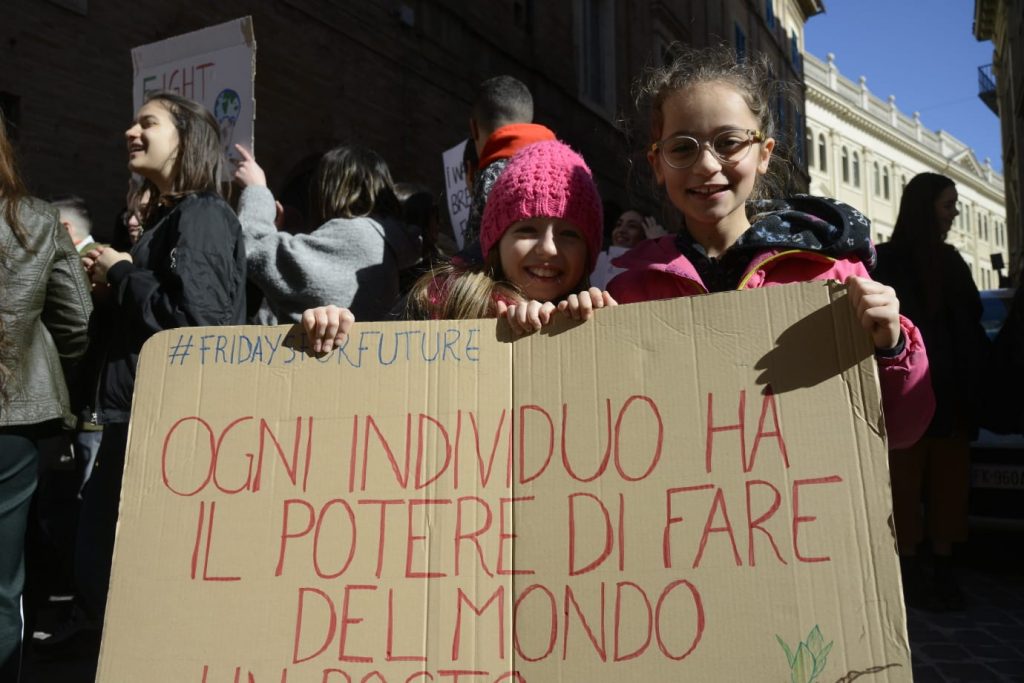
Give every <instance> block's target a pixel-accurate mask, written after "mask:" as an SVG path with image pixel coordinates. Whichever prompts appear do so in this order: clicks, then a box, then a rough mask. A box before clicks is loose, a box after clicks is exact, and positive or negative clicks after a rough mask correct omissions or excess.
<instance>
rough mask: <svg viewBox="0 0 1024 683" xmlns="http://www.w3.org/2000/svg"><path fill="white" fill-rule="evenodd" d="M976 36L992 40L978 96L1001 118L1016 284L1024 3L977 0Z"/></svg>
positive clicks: (1021, 227) (1022, 234)
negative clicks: (991, 47)
mask: <svg viewBox="0 0 1024 683" xmlns="http://www.w3.org/2000/svg"><path fill="white" fill-rule="evenodd" d="M974 36H975V37H976V38H977V39H978V40H991V41H992V44H993V46H994V50H993V55H992V64H986V65H981V66H980V68H979V69H978V77H979V78H978V80H979V88H978V90H979V93H978V94H979V96H980V97H981V99H982V100H983V101H984V102H985V103H986V104H988V105H989V107H991V108H992V110H993V111H995V112H996V114H998V115H999V125H1000V130H1001V132H1002V142H1003V173H1004V174H1005V176H1006V223H1007V225H1008V226H1009V228H1010V229H1009V235H1008V237H1009V240H1008V242H1009V247H1010V254H1011V258H1010V265H1011V268H1012V272H1013V282H1014V283H1015V284H1018V285H1019V284H1020V276H1021V270H1022V269H1024V160H1022V159H1024V157H1022V155H1024V3H1022V2H1019V0H975V3H974Z"/></svg>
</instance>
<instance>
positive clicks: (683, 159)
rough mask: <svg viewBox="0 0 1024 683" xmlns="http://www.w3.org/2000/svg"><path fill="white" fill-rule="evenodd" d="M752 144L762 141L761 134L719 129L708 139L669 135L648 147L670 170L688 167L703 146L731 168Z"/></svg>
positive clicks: (739, 160)
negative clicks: (659, 153) (719, 131)
mask: <svg viewBox="0 0 1024 683" xmlns="http://www.w3.org/2000/svg"><path fill="white" fill-rule="evenodd" d="M755 142H764V134H763V133H761V131H757V130H741V129H738V128H737V129H730V130H723V131H722V132H721V133H719V134H717V135H716V136H715V137H713V138H711V139H710V140H698V139H697V138H695V137H691V136H689V135H673V136H672V137H670V138H665V139H664V140H662V141H660V142H655V143H654V144H653V145H651V151H652V152H661V158H662V159H664V160H665V163H666V164H668V165H669V166H671V167H672V168H689V167H690V166H693V165H694V164H695V163H697V159H699V158H700V155H701V151H702V150H703V148H704V146H705V145H706V146H707V148H708V151H710V152H711V154H712V155H714V157H715V158H716V159H718V161H719V162H720V163H722V164H725V165H726V166H731V165H733V164H738V163H739V162H741V161H743V159H744V157H746V156H747V153H748V152H749V151H750V146H751V145H752V144H754V143H755Z"/></svg>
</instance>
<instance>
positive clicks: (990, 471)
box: [971, 464, 1024, 490]
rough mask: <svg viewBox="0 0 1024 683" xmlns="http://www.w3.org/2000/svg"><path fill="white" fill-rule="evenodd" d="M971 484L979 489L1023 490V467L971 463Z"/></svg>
mask: <svg viewBox="0 0 1024 683" xmlns="http://www.w3.org/2000/svg"><path fill="white" fill-rule="evenodd" d="M971 486H972V487H974V488H979V489H1017V490H1024V467H1014V466H1013V465H979V464H973V465H971Z"/></svg>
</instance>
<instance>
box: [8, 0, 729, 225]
mask: <svg viewBox="0 0 1024 683" xmlns="http://www.w3.org/2000/svg"><path fill="white" fill-rule="evenodd" d="M709 1H710V2H711V4H715V0H709ZM62 4H64V5H67V4H68V3H62ZM573 4H574V3H572V2H557V3H544V2H539V1H530V0H516V1H512V0H488V1H487V2H477V1H474V0H434V1H431V0H362V1H360V2H326V1H324V0H273V1H272V0H262V1H260V2H244V1H242V0H221V1H220V2H218V3H206V2H187V1H186V0H178V1H172V0H160V1H154V0H134V1H132V2H129V1H128V0H103V1H102V2H101V1H98V0H93V2H84V1H83V2H78V3H77V4H76V3H72V4H71V5H70V6H69V7H71V9H69V8H67V7H63V6H59V5H57V4H54V3H53V2H50V1H47V0H8V1H7V2H5V3H4V10H3V14H4V20H3V21H2V22H0V93H7V94H10V95H13V96H14V97H16V98H17V102H18V107H19V111H20V121H19V130H18V147H19V150H20V153H21V157H22V167H23V170H24V172H25V175H26V177H27V180H28V182H29V184H30V187H31V188H32V191H33V192H34V193H35V194H37V195H39V196H42V197H48V196H52V195H55V194H63V193H68V192H74V193H77V194H80V195H82V196H83V197H85V198H86V200H87V201H88V202H89V204H90V206H91V207H92V210H93V214H94V218H95V222H96V224H97V227H96V230H97V231H98V232H100V233H101V234H102V233H103V232H106V231H108V230H109V225H110V224H112V222H113V219H114V216H115V215H116V214H117V212H118V210H119V209H120V207H121V204H122V202H123V195H124V191H125V188H126V183H127V179H128V173H127V170H126V167H125V163H126V158H125V156H126V155H125V151H124V142H123V131H124V129H125V128H126V127H127V126H128V124H129V122H130V120H131V117H132V110H131V107H132V99H131V98H132V95H131V93H132V88H131V76H132V73H131V52H130V51H131V48H132V47H134V46H138V45H142V44H146V43H150V42H153V41H156V40H161V39H163V38H167V37H170V36H174V35H178V34H181V33H186V32H188V31H193V30H196V29H199V28H202V27H204V26H209V25H213V24H217V23H220V22H223V21H228V20H230V19H234V18H237V17H240V16H244V15H246V14H250V15H251V16H252V17H253V25H254V29H255V34H256V42H257V46H258V47H257V67H256V69H257V76H256V115H257V120H256V145H257V152H258V154H259V161H260V163H261V164H262V165H263V166H264V168H265V169H266V171H267V174H268V177H269V179H270V184H271V186H272V188H273V189H275V190H281V189H282V188H283V187H284V186H285V185H286V184H287V183H288V182H289V181H290V180H292V179H293V178H294V177H296V176H297V175H299V174H301V173H302V172H303V171H308V170H309V168H310V166H311V164H312V163H313V161H314V160H315V159H316V157H318V156H319V155H320V154H321V153H322V152H324V151H325V150H326V149H328V148H330V147H331V146H334V145H336V144H341V143H345V142H350V141H355V142H359V143H361V144H364V145H367V146H370V147H372V148H374V149H376V150H377V151H378V152H380V153H381V154H382V155H383V156H384V158H385V159H387V160H388V162H389V164H390V166H391V168H392V173H393V175H394V177H395V178H396V180H409V181H419V182H422V183H425V184H427V185H428V186H429V187H430V188H431V189H432V190H434V191H435V192H437V193H441V192H442V191H443V189H444V179H443V176H442V171H441V163H440V156H441V153H442V151H443V150H444V149H446V148H448V147H451V146H452V145H454V144H456V143H457V142H458V141H459V140H460V139H462V138H464V137H465V136H466V134H467V126H468V123H467V122H468V110H469V105H470V101H471V99H472V96H473V91H474V88H475V86H476V84H477V83H479V82H480V81H482V80H483V79H485V78H487V77H489V76H492V75H495V74H498V73H510V74H512V75H515V76H516V77H518V78H520V79H521V80H523V81H524V82H525V83H526V84H527V85H528V86H530V88H531V90H532V91H533V92H534V96H535V105H536V112H537V117H536V118H537V121H538V122H540V123H544V124H546V125H548V126H550V127H552V128H553V129H555V130H556V131H557V132H558V134H559V135H560V136H561V137H562V138H564V139H565V140H566V141H567V142H569V143H570V144H571V145H573V146H574V147H576V148H577V149H579V150H580V151H581V152H582V153H583V155H584V156H585V157H586V158H587V160H588V162H589V163H590V165H591V166H592V168H593V169H594V172H595V175H596V176H597V178H598V181H599V184H600V185H601V189H602V193H603V194H604V196H605V198H606V199H610V200H613V201H615V202H618V203H620V204H625V203H627V202H629V201H633V200H634V198H635V195H637V193H639V194H640V195H641V196H640V201H647V202H652V201H653V200H652V199H651V198H650V187H649V184H647V183H646V181H645V179H644V178H643V176H642V175H637V174H630V173H629V167H628V163H627V160H628V159H629V158H630V148H628V147H627V144H626V142H625V138H624V137H623V135H622V134H621V133H620V131H619V129H618V128H617V126H616V124H615V120H616V119H617V118H619V117H620V116H623V117H625V118H629V115H630V112H631V111H632V108H631V104H630V101H629V85H630V81H631V80H632V78H633V77H634V76H635V74H636V73H638V72H639V70H640V68H641V66H642V65H644V64H645V63H647V62H648V52H649V49H650V45H649V36H650V35H651V23H652V22H651V10H650V6H651V5H652V4H656V5H663V4H664V3H656V2H655V3H652V2H650V1H641V0H635V1H632V2H619V3H617V19H619V21H617V22H616V24H615V26H616V69H615V73H616V83H615V91H616V95H617V99H618V106H617V108H616V111H615V112H614V113H610V114H609V113H601V112H599V111H597V110H595V108H593V107H591V106H587V105H585V104H582V103H581V102H580V101H579V96H578V94H577V92H578V87H577V80H576V66H575V47H574V40H575V39H574V23H573ZM682 4H684V5H687V6H686V7H682V8H680V9H678V10H672V11H675V12H677V13H678V14H679V17H680V19H682V20H683V21H681V22H680V23H681V24H685V25H691V24H690V22H691V20H692V19H691V15H693V11H692V10H691V8H690V7H689V5H695V6H702V5H704V4H705V3H703V2H701V1H699V0H695V1H694V2H692V3H682ZM76 8H77V10H78V11H76ZM524 8H528V9H524ZM82 10H84V11H82ZM660 11H661V12H662V13H664V12H665V11H666V10H665V9H664V7H662V8H661V10H660ZM524 12H525V13H526V15H527V16H528V15H529V14H532V21H526V20H525V19H524V18H523V17H524ZM697 15H699V16H700V17H701V18H704V13H703V12H700V11H698V12H697ZM697 15H693V16H697ZM410 24H411V25H410ZM701 42H703V41H701ZM8 99H10V98H8ZM635 123H636V122H635V121H634V124H635ZM641 125H643V124H642V123H641ZM640 138H643V135H641V136H640ZM642 141H643V140H642V139H641V140H640V142H642ZM636 144H638V142H637V141H634V145H633V147H635V146H636ZM633 151H634V152H635V149H634V150H633ZM632 158H633V160H634V161H637V162H638V163H640V164H643V163H644V162H643V156H642V155H640V154H635V153H634V154H633V155H632Z"/></svg>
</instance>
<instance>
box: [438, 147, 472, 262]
mask: <svg viewBox="0 0 1024 683" xmlns="http://www.w3.org/2000/svg"><path fill="white" fill-rule="evenodd" d="M467 144H468V141H467V140H463V141H462V142H460V143H459V144H457V145H455V146H454V147H452V148H451V149H449V150H446V151H445V152H444V154H442V155H441V159H442V163H443V164H444V187H445V194H446V196H447V198H448V216H449V217H450V218H451V221H452V232H453V233H455V241H456V242H457V243H458V245H459V249H462V247H463V244H462V232H463V230H465V229H466V221H467V220H468V219H469V205H470V203H471V202H472V194H471V193H470V191H469V187H468V186H467V185H466V167H465V166H463V164H462V157H463V154H464V152H465V149H466V145H467Z"/></svg>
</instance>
